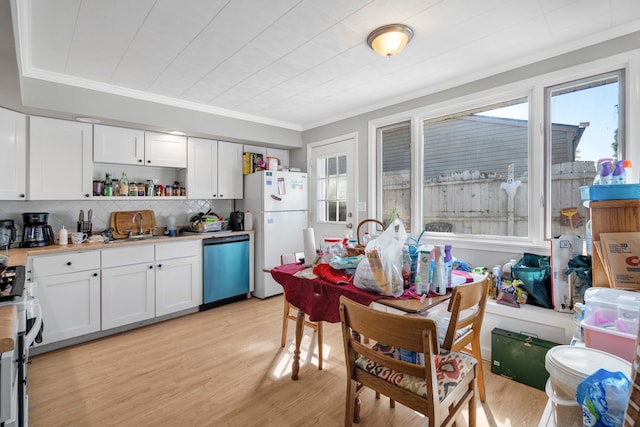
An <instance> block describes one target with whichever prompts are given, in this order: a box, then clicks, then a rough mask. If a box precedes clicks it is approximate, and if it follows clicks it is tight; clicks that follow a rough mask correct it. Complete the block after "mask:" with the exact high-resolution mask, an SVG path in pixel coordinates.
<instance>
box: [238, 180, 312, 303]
mask: <svg viewBox="0 0 640 427" xmlns="http://www.w3.org/2000/svg"><path fill="white" fill-rule="evenodd" d="M308 192H309V189H308V187H307V174H306V173H300V172H280V171H261V172H256V173H252V174H249V175H245V176H244V209H245V211H250V212H251V213H252V214H253V227H254V229H255V254H254V255H255V256H254V260H255V268H254V272H255V285H254V291H253V295H254V296H255V297H258V298H263V299H264V298H267V297H270V296H273V295H278V294H281V293H282V286H280V285H279V284H278V283H277V282H276V281H275V280H273V278H272V277H271V273H266V272H265V271H264V269H265V268H267V269H268V268H271V267H275V266H278V265H280V255H282V254H283V253H287V252H302V251H304V242H303V240H302V230H303V229H305V228H307V227H308V226H309V225H308V224H309V218H308Z"/></svg>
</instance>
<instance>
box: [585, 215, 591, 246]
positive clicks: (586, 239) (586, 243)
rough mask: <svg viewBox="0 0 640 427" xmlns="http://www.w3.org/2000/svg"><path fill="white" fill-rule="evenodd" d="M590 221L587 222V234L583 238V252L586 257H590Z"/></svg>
mask: <svg viewBox="0 0 640 427" xmlns="http://www.w3.org/2000/svg"><path fill="white" fill-rule="evenodd" d="M591 240H592V237H591V220H589V221H587V232H586V238H585V246H586V248H585V250H586V252H587V255H591Z"/></svg>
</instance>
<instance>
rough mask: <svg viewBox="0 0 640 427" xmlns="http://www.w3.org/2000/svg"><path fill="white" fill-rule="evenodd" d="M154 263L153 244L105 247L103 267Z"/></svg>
mask: <svg viewBox="0 0 640 427" xmlns="http://www.w3.org/2000/svg"><path fill="white" fill-rule="evenodd" d="M145 262H149V263H152V264H153V245H131V246H128V247H125V248H114V249H103V250H102V268H111V267H120V266H123V265H133V264H142V263H145Z"/></svg>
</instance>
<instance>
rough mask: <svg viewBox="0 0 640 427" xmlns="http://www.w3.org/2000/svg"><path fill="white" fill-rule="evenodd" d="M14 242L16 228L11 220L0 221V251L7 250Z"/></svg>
mask: <svg viewBox="0 0 640 427" xmlns="http://www.w3.org/2000/svg"><path fill="white" fill-rule="evenodd" d="M15 241H16V226H15V224H14V222H13V220H12V219H0V249H3V250H4V249H9V248H10V247H11V244H12V243H13V242H15Z"/></svg>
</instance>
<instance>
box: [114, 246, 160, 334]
mask: <svg viewBox="0 0 640 427" xmlns="http://www.w3.org/2000/svg"><path fill="white" fill-rule="evenodd" d="M154 270H155V268H154V251H153V245H144V246H143V245H136V246H128V247H122V248H114V249H108V250H103V251H102V329H103V330H106V329H111V328H116V327H118V326H124V325H128V324H130V323H134V322H139V321H142V320H147V319H151V318H153V317H155V313H156V310H155V285H154V280H155V271H154Z"/></svg>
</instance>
